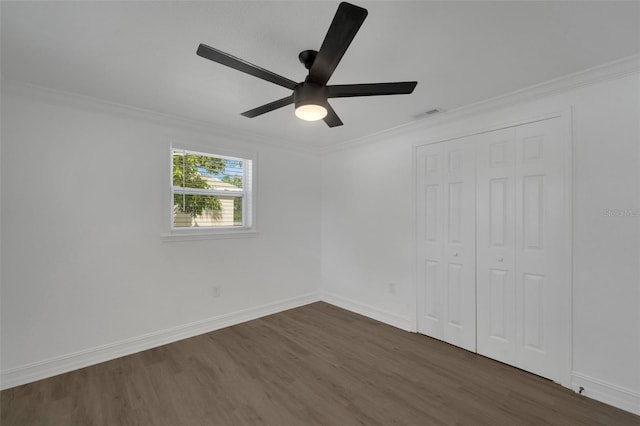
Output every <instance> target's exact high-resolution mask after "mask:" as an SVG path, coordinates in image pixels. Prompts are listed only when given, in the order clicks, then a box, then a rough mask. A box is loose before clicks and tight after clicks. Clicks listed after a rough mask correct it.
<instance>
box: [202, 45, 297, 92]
mask: <svg viewBox="0 0 640 426" xmlns="http://www.w3.org/2000/svg"><path fill="white" fill-rule="evenodd" d="M196 53H197V54H198V56H202V57H203V58H206V59H209V60H211V61H213V62H217V63H219V64H222V65H226V66H228V67H230V68H233V69H235V70H238V71H242V72H244V73H247V74H250V75H252V76H254V77H258V78H261V79H263V80H266V81H270V82H271V83H275V84H278V85H280V86H282V87H286V88H287V89H291V90H293V89H294V87H296V84H297V83H296V82H295V81H293V80H289V79H288V78H285V77H283V76H281V75H278V74H276V73H273V72H271V71H268V70H265V69H264V68H260V67H259V66H257V65H253V64H251V63H249V62H247V61H243V60H242V59H239V58H236V57H235V56H232V55H229V54H228V53H225V52H223V51H221V50H218V49H215V48H213V47H211V46H207V45H206V44H200V46H198V51H197V52H196Z"/></svg>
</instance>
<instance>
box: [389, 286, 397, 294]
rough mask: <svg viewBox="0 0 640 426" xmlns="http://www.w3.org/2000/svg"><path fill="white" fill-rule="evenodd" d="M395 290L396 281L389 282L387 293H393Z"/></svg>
mask: <svg viewBox="0 0 640 426" xmlns="http://www.w3.org/2000/svg"><path fill="white" fill-rule="evenodd" d="M395 292H396V283H389V293H391V294H395Z"/></svg>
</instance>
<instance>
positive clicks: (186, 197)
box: [171, 148, 252, 230]
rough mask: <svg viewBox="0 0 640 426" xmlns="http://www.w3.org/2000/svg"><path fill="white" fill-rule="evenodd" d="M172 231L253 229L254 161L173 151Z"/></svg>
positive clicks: (178, 150) (181, 150)
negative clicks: (252, 187) (252, 176)
mask: <svg viewBox="0 0 640 426" xmlns="http://www.w3.org/2000/svg"><path fill="white" fill-rule="evenodd" d="M171 154H172V167H171V175H172V185H171V199H172V200H173V210H172V226H171V227H172V229H174V230H179V229H188V228H208V229H219V228H220V229H224V228H227V229H238V228H250V227H251V225H252V223H251V219H252V218H251V183H252V179H251V174H252V160H250V159H246V158H238V157H229V156H224V155H215V154H207V153H202V152H194V151H187V150H184V149H176V148H174V149H172V152H171Z"/></svg>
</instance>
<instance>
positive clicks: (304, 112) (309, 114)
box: [296, 104, 327, 121]
mask: <svg viewBox="0 0 640 426" xmlns="http://www.w3.org/2000/svg"><path fill="white" fill-rule="evenodd" d="M326 116H327V109H326V108H325V107H323V106H322V105H316V104H306V105H300V106H299V107H297V108H296V117H298V118H299V119H301V120H305V121H318V120H322V119H323V118H325V117H326Z"/></svg>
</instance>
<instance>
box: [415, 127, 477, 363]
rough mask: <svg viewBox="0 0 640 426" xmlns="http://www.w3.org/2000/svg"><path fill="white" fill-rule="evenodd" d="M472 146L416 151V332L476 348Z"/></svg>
mask: <svg viewBox="0 0 640 426" xmlns="http://www.w3.org/2000/svg"><path fill="white" fill-rule="evenodd" d="M475 162H476V159H475V147H474V143H473V141H472V140H471V138H463V139H457V140H454V141H449V142H444V143H438V144H433V145H426V146H422V147H419V148H418V153H417V169H418V170H417V172H418V182H417V183H418V203H419V205H418V257H419V266H418V283H419V285H418V292H419V294H418V297H419V298H420V300H419V302H418V311H419V312H418V331H419V332H420V333H423V334H426V335H428V336H431V337H435V338H437V339H440V340H444V341H446V342H448V343H451V344H453V345H456V346H459V347H462V348H465V349H468V350H470V351H475V350H476V288H475V286H476V284H475V279H476V277H475V274H476V266H475V257H476V253H475V245H476V235H475V187H476V183H475V173H476V172H475Z"/></svg>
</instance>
